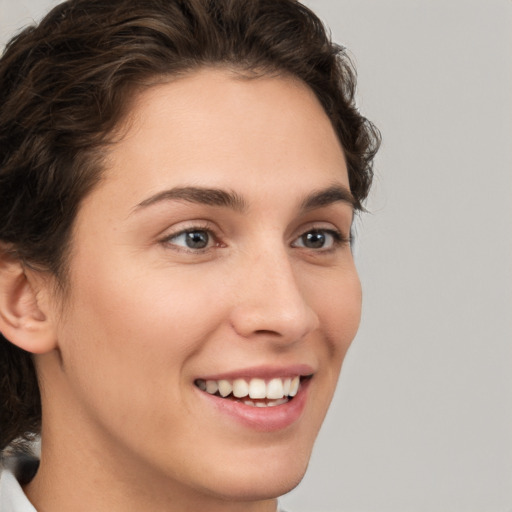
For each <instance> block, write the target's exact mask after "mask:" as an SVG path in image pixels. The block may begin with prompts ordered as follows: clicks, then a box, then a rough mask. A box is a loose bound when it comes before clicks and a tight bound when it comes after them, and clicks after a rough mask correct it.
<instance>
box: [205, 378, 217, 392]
mask: <svg viewBox="0 0 512 512" xmlns="http://www.w3.org/2000/svg"><path fill="white" fill-rule="evenodd" d="M218 389H219V386H218V385H217V381H216V380H207V381H206V392H207V393H210V395H215V393H217V390H218Z"/></svg>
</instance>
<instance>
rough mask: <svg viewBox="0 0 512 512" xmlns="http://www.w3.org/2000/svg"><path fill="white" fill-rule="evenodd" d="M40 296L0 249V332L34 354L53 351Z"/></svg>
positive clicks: (21, 269)
mask: <svg viewBox="0 0 512 512" xmlns="http://www.w3.org/2000/svg"><path fill="white" fill-rule="evenodd" d="M42 295H43V293H42V291H41V290H37V289H36V288H35V283H34V280H33V279H30V278H29V275H27V272H26V271H25V269H24V267H23V265H22V264H21V262H20V261H19V260H18V259H17V258H15V257H13V256H11V255H9V253H6V252H5V251H2V250H1V248H0V332H1V333H2V334H3V336H4V337H5V338H7V339H8V340H9V341H10V342H11V343H13V344H14V345H16V346H18V347H19V348H21V349H23V350H26V351H27V352H32V353H34V354H43V353H45V352H49V351H50V350H53V349H54V348H56V336H55V330H54V326H53V325H52V322H51V321H50V318H49V315H48V311H45V310H46V309H47V304H46V303H45V301H44V300H43V296H42Z"/></svg>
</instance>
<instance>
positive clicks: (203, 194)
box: [135, 187, 247, 212]
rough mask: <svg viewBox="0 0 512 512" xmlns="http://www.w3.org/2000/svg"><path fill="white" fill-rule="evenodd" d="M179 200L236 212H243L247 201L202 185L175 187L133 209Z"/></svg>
mask: <svg viewBox="0 0 512 512" xmlns="http://www.w3.org/2000/svg"><path fill="white" fill-rule="evenodd" d="M172 200H178V201H179V200H181V201H187V202H189V203H197V204H205V205H208V206H221V207H224V208H231V209H232V210H235V211H237V212H244V211H245V210H246V209H247V203H246V201H245V200H244V198H243V197H241V196H240V195H238V194H237V193H236V192H232V191H227V190H222V189H219V188H204V187H175V188H172V189H169V190H164V191H163V192H158V193H157V194H155V195H153V196H151V197H148V198H147V199H144V201H142V202H141V203H139V204H138V205H137V206H136V207H135V210H139V209H140V208H145V207H147V206H151V205H153V204H155V203H159V202H161V201H172Z"/></svg>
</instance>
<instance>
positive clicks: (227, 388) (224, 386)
mask: <svg viewBox="0 0 512 512" xmlns="http://www.w3.org/2000/svg"><path fill="white" fill-rule="evenodd" d="M232 391H233V388H232V386H231V383H230V382H229V380H219V393H220V396H222V397H226V396H228V395H229V394H231V392H232Z"/></svg>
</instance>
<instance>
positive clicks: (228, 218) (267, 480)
mask: <svg viewBox="0 0 512 512" xmlns="http://www.w3.org/2000/svg"><path fill="white" fill-rule="evenodd" d="M352 216H353V209H352V205H351V195H350V192H349V183H348V175H347V169H346V165H345V161H344V157H343V152H342V149H341V147H340V145H339V142H338V140H337V138H336V135H335V133H334V130H333V128H332V126H331V124H330V121H329V119H328V117H327V116H326V114H325V113H324V111H323V109H322V107H321V106H320V104H319V102H318V101H317V99H316V98H315V96H314V94H313V93H312V92H311V91H310V90H309V89H308V88H307V87H306V86H304V85H303V84H301V83H299V82H297V81H295V80H293V79H291V78H283V77H278V78H265V77H263V78H258V79H252V80H246V79H240V78H236V77H235V76H234V75H232V74H230V73H228V72H227V71H220V70H216V71H214V70H203V71H200V72H196V73H194V74H192V75H189V76H187V77H185V78H181V79H179V80H177V81H174V82H172V83H167V84H161V85H157V86H153V87H152V88H150V89H148V90H146V91H145V92H143V93H141V94H140V95H139V96H138V97H136V99H135V101H134V104H133V107H132V111H131V115H130V117H129V119H128V123H127V125H126V133H125V134H124V136H123V138H122V140H121V141H120V142H118V143H116V144H115V145H114V146H113V147H112V148H111V149H110V151H109V155H108V158H107V162H106V171H105V174H104V179H103V180H102V182H101V183H100V184H99V185H98V186H97V187H96V189H95V190H94V191H93V192H92V193H91V194H90V195H89V196H88V197H87V198H86V200H85V201H84V202H83V204H82V206H81V209H80V211H79V213H78V216H77V219H76V224H75V228H74V233H73V239H72V248H73V250H72V254H71V260H70V277H69V281H70V287H69V288H70V290H71V291H70V295H69V297H67V298H66V307H65V314H63V315H62V316H61V317H60V319H59V322H58V324H57V327H56V330H57V339H58V344H59V351H58V353H59V356H58V357H57V356H56V355H55V353H50V354H45V355H44V356H42V357H41V358H40V359H39V360H38V370H39V372H40V374H41V376H42V380H43V382H44V383H45V384H44V385H43V400H44V417H43V463H42V468H43V467H44V449H45V443H46V445H47V446H51V447H52V450H54V451H53V454H50V453H49V450H48V455H47V460H50V458H51V457H54V460H55V457H57V455H56V453H61V454H63V452H64V448H63V447H65V446H66V443H67V442H68V441H69V443H72V442H73V443H74V447H73V450H70V451H68V453H66V455H65V457H67V458H69V457H74V456H75V455H70V452H71V451H73V453H75V452H76V454H77V455H76V457H77V459H79V460H80V461H81V463H80V464H81V466H82V467H84V466H88V465H89V466H90V467H92V468H93V469H90V470H89V471H99V473H100V474H101V475H102V476H101V478H100V479H111V476H109V475H112V474H114V475H115V478H116V480H117V482H125V483H127V485H128V483H129V484H130V485H131V489H137V490H140V489H139V487H140V488H143V489H146V491H145V492H146V493H148V491H147V489H152V493H151V499H153V500H154V499H156V498H155V495H157V494H159V493H160V495H164V494H165V493H168V494H169V496H172V497H173V500H174V502H175V503H177V502H178V500H179V497H180V496H181V497H182V499H183V500H185V501H186V500H187V499H189V498H190V496H192V495H194V496H195V498H194V499H197V500H199V499H204V500H211V501H212V503H213V502H214V501H216V500H218V501H223V500H235V501H236V500H264V499H268V498H271V497H275V496H278V495H280V494H282V493H284V492H286V491H288V490H290V489H291V488H292V487H294V486H295V485H296V484H297V483H298V482H299V481H300V479H301V478H302V476H303V474H304V471H305V469H306V466H307V463H308V460H309V456H310V452H311V449H312V446H313V442H314V439H315V437H316V435H317V432H318V429H319V427H320V425H321V423H322V420H323V418H324V416H325V413H326V411H327V408H328V406H329V403H330V401H331V398H332V394H333V392H334V389H335V386H336V382H337V379H338V374H339V371H340V367H341V363H342V361H343V357H344V355H345V353H346V351H347V349H348V347H349V345H350V343H351V341H352V339H353V337H354V335H355V333H356V331H357V327H358V324H359V317H360V307H361V291H360V285H359V280H358V277H357V273H356V270H355V267H354V262H353V259H352V254H351V250H350V244H349V240H348V239H349V235H350V227H351V222H352ZM233 393H234V394H233ZM221 395H225V396H224V397H223V396H221ZM235 395H236V396H235ZM57 437H58V439H57ZM52 439H55V441H54V442H53V441H52ZM77 440H79V442H78V443H77ZM67 448H68V449H69V445H68V446H67ZM63 457H64V455H63ZM98 459H101V460H100V463H98V462H95V461H97V460H98ZM84 461H85V462H84ZM48 465H49V464H48ZM98 467H100V469H98ZM83 471H88V470H87V469H83ZM36 478H37V477H36ZM82 479H87V477H86V476H83V477H82ZM110 487H111V488H113V487H114V484H112V479H111V481H110ZM164 489H165V491H164ZM112 492H113V491H112ZM131 492H132V491H131ZM133 493H134V494H135V493H136V491H135V490H133ZM187 496H188V498H187ZM146 498H147V497H146ZM185 501H183V502H184V503H185ZM262 509H263V508H262ZM111 510H117V509H114V508H111ZM153 510H157V508H156V505H155V508H153ZM210 510H214V508H213V505H212V508H210ZM251 510H252V509H251ZM254 510H256V509H254Z"/></svg>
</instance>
